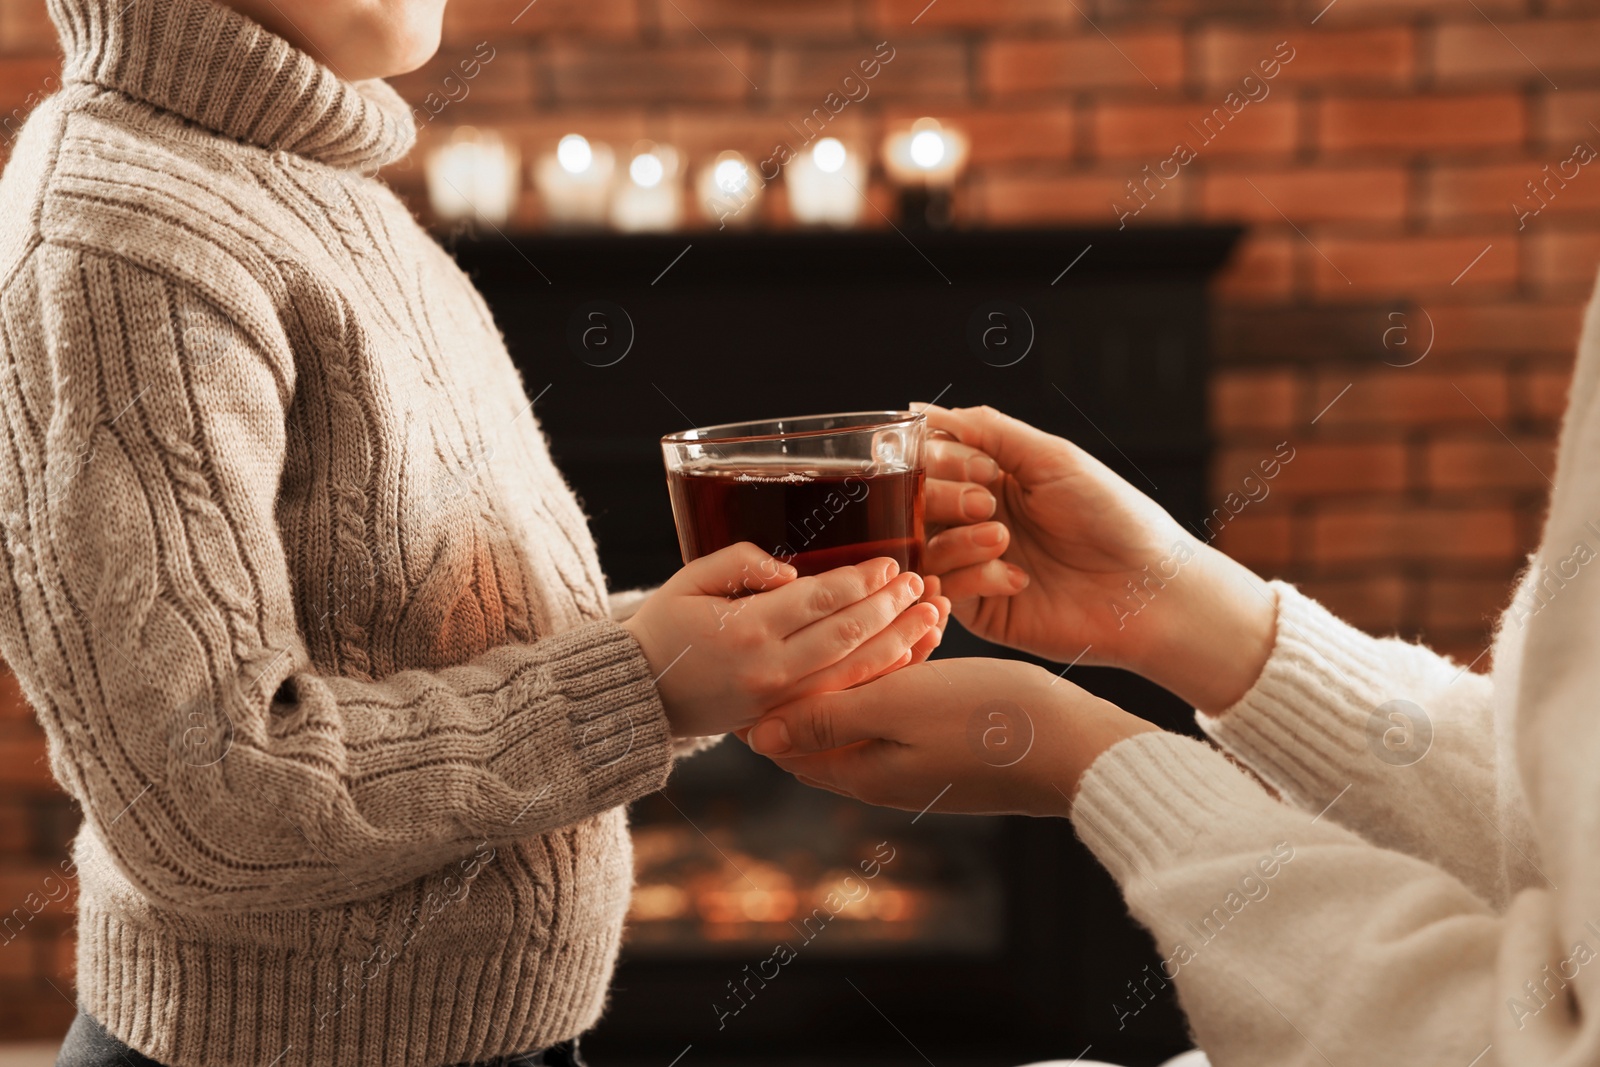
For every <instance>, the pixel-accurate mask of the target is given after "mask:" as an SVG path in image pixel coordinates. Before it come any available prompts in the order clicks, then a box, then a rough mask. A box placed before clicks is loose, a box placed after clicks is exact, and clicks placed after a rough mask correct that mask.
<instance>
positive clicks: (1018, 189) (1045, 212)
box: [974, 173, 1181, 226]
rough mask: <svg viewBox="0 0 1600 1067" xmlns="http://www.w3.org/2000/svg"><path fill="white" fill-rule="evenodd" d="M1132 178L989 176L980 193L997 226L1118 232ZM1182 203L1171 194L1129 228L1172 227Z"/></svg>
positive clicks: (1151, 203) (984, 215) (1173, 191)
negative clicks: (1056, 225) (1084, 226)
mask: <svg viewBox="0 0 1600 1067" xmlns="http://www.w3.org/2000/svg"><path fill="white" fill-rule="evenodd" d="M1127 180H1128V179H1127V176H1126V175H1123V174H1073V175H1062V176H1048V175H1029V174H1017V175H1007V174H992V173H991V174H989V175H987V176H985V177H984V178H983V180H982V181H981V183H980V184H979V185H978V186H977V188H976V189H975V190H974V191H975V193H976V195H977V196H978V197H979V202H980V203H981V204H982V218H983V219H984V220H986V221H987V222H988V223H990V224H991V225H1018V224H1025V223H1039V222H1087V223H1089V224H1091V225H1096V226H1112V225H1115V224H1116V223H1117V220H1118V218H1119V216H1118V214H1117V210H1116V208H1114V207H1113V205H1117V207H1120V208H1121V209H1122V210H1129V209H1130V208H1131V206H1132V205H1131V203H1130V202H1129V201H1128V200H1127V199H1126V198H1127ZM1180 208H1181V199H1180V197H1179V195H1178V190H1177V189H1176V188H1169V189H1167V190H1166V191H1165V192H1163V193H1161V194H1160V195H1157V196H1156V197H1155V198H1154V199H1152V200H1151V201H1149V202H1148V203H1147V204H1146V205H1145V207H1144V209H1143V210H1142V211H1141V212H1140V213H1139V214H1138V215H1137V216H1136V217H1132V218H1129V219H1128V225H1129V226H1139V225H1145V224H1149V223H1151V222H1160V221H1170V220H1171V219H1174V218H1177V217H1178V216H1179V214H1180Z"/></svg>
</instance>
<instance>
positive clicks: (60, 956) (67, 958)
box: [40, 927, 78, 989]
mask: <svg viewBox="0 0 1600 1067" xmlns="http://www.w3.org/2000/svg"><path fill="white" fill-rule="evenodd" d="M40 947H41V948H42V949H43V951H44V956H45V958H44V961H43V962H44V967H45V973H47V974H49V975H50V977H51V978H52V979H53V980H54V981H55V982H56V984H57V985H60V986H61V987H62V988H63V989H66V988H71V986H72V983H73V979H74V978H75V977H76V975H77V972H78V961H77V959H76V956H77V948H78V939H77V935H76V933H75V932H74V931H73V930H72V928H71V927H68V928H67V929H66V930H64V931H62V932H61V933H58V934H56V935H54V936H52V937H51V938H49V939H48V940H46V941H44V942H43V943H42V944H41V946H40Z"/></svg>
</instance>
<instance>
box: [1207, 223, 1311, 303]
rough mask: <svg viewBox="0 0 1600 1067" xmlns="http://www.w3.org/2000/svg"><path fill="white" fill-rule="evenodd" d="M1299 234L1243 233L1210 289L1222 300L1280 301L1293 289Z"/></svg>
mask: <svg viewBox="0 0 1600 1067" xmlns="http://www.w3.org/2000/svg"><path fill="white" fill-rule="evenodd" d="M1299 241H1300V238H1298V237H1294V236H1289V235H1283V234H1263V233H1261V232H1259V231H1253V232H1250V233H1247V234H1246V235H1245V236H1244V237H1243V238H1242V239H1241V240H1240V242H1239V244H1238V245H1237V246H1236V247H1235V248H1234V251H1233V255H1232V256H1231V257H1229V259H1228V262H1227V264H1226V265H1224V266H1223V268H1222V270H1220V271H1218V272H1217V275H1216V277H1215V278H1214V279H1213V280H1212V283H1211V286H1212V292H1213V293H1215V294H1216V296H1217V297H1218V298H1219V299H1221V300H1225V301H1229V302H1234V303H1259V302H1262V301H1272V302H1277V301H1282V300H1286V299H1288V298H1289V296H1290V295H1291V294H1293V292H1294V289H1295V259H1294V257H1295V251H1296V245H1297V243H1298V242H1299Z"/></svg>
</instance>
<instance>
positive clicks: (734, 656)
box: [622, 542, 948, 737]
mask: <svg viewBox="0 0 1600 1067" xmlns="http://www.w3.org/2000/svg"><path fill="white" fill-rule="evenodd" d="M747 591H751V592H750V595H746V596H740V594H742V593H745V592H747ZM922 595H923V583H922V579H921V578H920V577H919V576H917V575H915V574H900V573H899V567H898V566H897V565H896V563H895V562H894V560H892V559H888V558H881V559H872V560H868V561H867V562H865V563H859V564H856V565H855V566H853V567H840V568H838V569H837V570H832V571H828V572H827V573H825V574H818V575H815V576H813V577H807V578H797V577H796V576H795V570H794V568H793V567H791V566H789V565H788V564H787V563H780V562H778V561H777V560H776V559H774V558H773V557H772V556H770V555H768V554H767V553H765V552H763V551H761V550H760V549H759V548H757V547H756V546H755V545H753V544H750V543H749V542H742V543H740V544H737V545H730V546H729V547H727V548H724V549H722V550H721V551H718V552H713V553H712V554H711V555H709V556H702V557H701V558H700V559H697V560H695V561H694V562H693V563H690V564H689V565H688V566H686V567H684V568H683V569H682V570H680V571H679V572H678V573H677V574H675V575H673V576H672V577H671V578H670V579H669V580H668V581H667V582H666V584H664V585H663V586H662V587H661V588H660V589H658V590H656V591H655V592H654V593H652V594H651V595H650V596H649V597H648V598H647V599H646V600H645V602H644V603H643V604H642V605H640V607H639V610H638V612H637V613H635V614H634V615H633V616H632V617H631V618H629V619H628V620H627V621H626V622H624V623H623V624H622V625H623V626H625V627H627V628H628V629H629V630H630V631H631V632H632V633H633V636H634V638H635V639H636V640H638V642H639V645H640V647H641V648H643V649H644V654H645V658H646V659H647V660H649V661H650V666H651V667H652V668H653V669H654V670H655V672H656V685H657V687H658V688H659V689H660V691H661V701H662V703H663V704H665V705H666V709H667V719H668V720H669V722H670V723H671V726H672V733H673V735H674V736H676V737H701V736H705V735H707V734H720V733H726V732H728V731H731V730H738V729H741V728H743V727H746V726H749V725H750V724H751V723H753V722H755V720H756V719H757V718H759V717H760V716H761V715H762V714H763V713H764V712H766V711H767V710H768V709H770V708H774V707H777V706H778V705H779V704H783V703H787V702H788V701H791V700H798V699H800V698H801V697H805V696H811V695H814V694H817V693H826V692H831V691H834V690H838V689H846V688H848V687H850V686H852V685H857V684H859V683H861V682H864V681H867V680H868V679H870V678H874V677H876V676H877V675H880V674H882V673H884V672H885V671H888V670H892V669H894V668H896V667H898V666H902V665H904V664H907V663H910V662H911V661H912V659H913V658H916V657H917V656H918V655H921V656H924V657H925V656H926V655H927V653H928V652H929V651H931V649H932V647H933V645H934V644H937V638H936V637H930V634H936V633H937V629H938V627H939V625H940V623H941V622H943V620H944V618H945V616H946V615H947V613H948V602H944V608H943V610H941V607H940V605H939V604H935V603H919V602H918V598H919V597H921V596H922ZM941 600H942V598H941ZM914 650H915V651H914Z"/></svg>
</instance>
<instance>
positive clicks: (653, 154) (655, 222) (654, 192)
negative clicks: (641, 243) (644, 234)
mask: <svg viewBox="0 0 1600 1067" xmlns="http://www.w3.org/2000/svg"><path fill="white" fill-rule="evenodd" d="M682 217H683V188H682V183H680V182H679V180H678V152H677V150H676V149H674V148H673V147H672V146H671V145H658V144H655V143H654V142H651V141H641V142H639V144H637V145H635V146H634V150H633V158H632V159H631V160H630V161H629V162H628V180H627V181H626V182H622V183H620V185H619V187H618V189H617V191H616V195H615V196H614V197H613V198H612V200H611V224H612V225H613V226H615V227H616V228H617V229H619V230H623V231H626V232H638V231H644V230H670V229H673V228H674V227H676V226H677V225H678V222H679V221H680V220H681V219H682Z"/></svg>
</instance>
